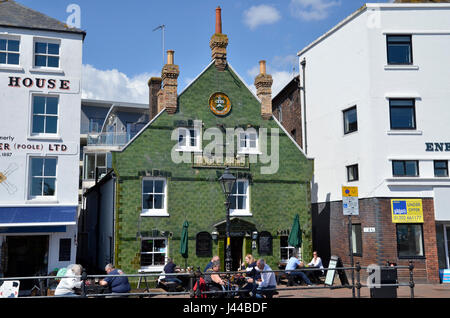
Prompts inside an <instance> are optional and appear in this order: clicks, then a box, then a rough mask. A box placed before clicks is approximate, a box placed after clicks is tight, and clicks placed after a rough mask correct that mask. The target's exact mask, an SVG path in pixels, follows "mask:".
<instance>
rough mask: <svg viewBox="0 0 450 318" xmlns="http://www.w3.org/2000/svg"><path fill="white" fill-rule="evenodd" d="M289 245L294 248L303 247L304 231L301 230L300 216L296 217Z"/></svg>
mask: <svg viewBox="0 0 450 318" xmlns="http://www.w3.org/2000/svg"><path fill="white" fill-rule="evenodd" d="M288 243H289V245H290V246H292V247H296V248H300V247H302V229H301V228H300V218H299V216H298V214H296V215H295V218H294V223H293V224H292V230H291V232H290V233H289V238H288Z"/></svg>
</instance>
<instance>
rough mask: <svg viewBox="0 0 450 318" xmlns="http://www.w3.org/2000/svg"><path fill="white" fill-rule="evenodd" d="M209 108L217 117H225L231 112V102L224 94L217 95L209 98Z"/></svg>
mask: <svg viewBox="0 0 450 318" xmlns="http://www.w3.org/2000/svg"><path fill="white" fill-rule="evenodd" d="M209 108H210V109H211V111H212V112H213V113H214V114H216V115H217V116H225V115H227V114H228V113H229V112H230V111H231V102H230V99H229V98H228V96H227V95H225V94H224V93H215V94H213V95H212V96H211V97H210V98H209Z"/></svg>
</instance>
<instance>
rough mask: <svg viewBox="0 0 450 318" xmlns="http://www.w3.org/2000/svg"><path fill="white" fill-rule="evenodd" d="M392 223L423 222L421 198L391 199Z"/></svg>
mask: <svg viewBox="0 0 450 318" xmlns="http://www.w3.org/2000/svg"><path fill="white" fill-rule="evenodd" d="M391 211H392V223H423V207H422V199H392V200H391Z"/></svg>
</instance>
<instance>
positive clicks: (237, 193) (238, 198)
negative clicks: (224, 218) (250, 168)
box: [230, 179, 251, 216]
mask: <svg viewBox="0 0 450 318" xmlns="http://www.w3.org/2000/svg"><path fill="white" fill-rule="evenodd" d="M230 215H234V216H236V215H251V212H250V193H249V184H248V180H245V179H238V180H236V183H235V184H234V187H233V191H231V194H230Z"/></svg>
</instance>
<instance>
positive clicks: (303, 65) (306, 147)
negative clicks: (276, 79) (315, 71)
mask: <svg viewBox="0 0 450 318" xmlns="http://www.w3.org/2000/svg"><path fill="white" fill-rule="evenodd" d="M300 65H301V66H302V71H303V85H302V84H301V83H302V81H299V83H298V84H299V89H300V93H302V92H303V129H304V136H305V147H304V148H305V154H308V133H307V127H306V59H305V58H303V60H302V61H301V62H300Z"/></svg>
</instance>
